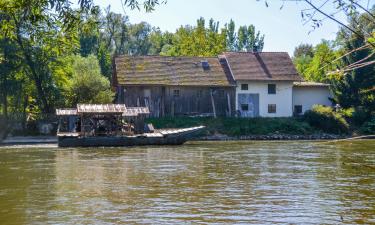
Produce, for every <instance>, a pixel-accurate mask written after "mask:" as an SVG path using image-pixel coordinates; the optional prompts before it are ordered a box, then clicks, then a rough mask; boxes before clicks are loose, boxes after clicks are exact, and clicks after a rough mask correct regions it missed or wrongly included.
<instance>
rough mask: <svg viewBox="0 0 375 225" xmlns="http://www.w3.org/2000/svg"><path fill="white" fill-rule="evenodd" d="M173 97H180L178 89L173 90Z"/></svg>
mask: <svg viewBox="0 0 375 225" xmlns="http://www.w3.org/2000/svg"><path fill="white" fill-rule="evenodd" d="M173 97H176V98H177V97H180V90H173Z"/></svg>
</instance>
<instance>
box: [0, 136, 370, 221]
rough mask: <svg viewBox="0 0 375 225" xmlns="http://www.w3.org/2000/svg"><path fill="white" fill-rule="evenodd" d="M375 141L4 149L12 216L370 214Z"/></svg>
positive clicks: (2, 177)
mask: <svg viewBox="0 0 375 225" xmlns="http://www.w3.org/2000/svg"><path fill="white" fill-rule="evenodd" d="M372 149H375V142H374V141H355V142H352V143H341V142H337V143H335V142H329V143H325V142H192V143H189V144H186V145H183V146H170V147H168V146H165V147H132V148H93V149H74V148H70V149H58V148H54V147H53V146H50V147H47V148H46V147H45V146H41V147H35V146H33V147H32V148H25V149H20V148H17V147H12V148H1V150H0V212H1V213H0V221H2V222H3V223H4V224H11V223H17V224H43V223H47V222H48V223H53V224H113V223H146V224H149V223H152V224H166V223H168V224H170V223H174V224H181V223H203V224H234V223H235V224H289V223H291V224H337V223H343V224H361V223H362V224H363V223H365V224H370V223H373V222H374V221H375V171H374V170H373V169H372V166H375V152H374V151H373V150H372Z"/></svg>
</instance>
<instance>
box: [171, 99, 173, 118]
mask: <svg viewBox="0 0 375 225" xmlns="http://www.w3.org/2000/svg"><path fill="white" fill-rule="evenodd" d="M171 116H172V117H174V100H172V102H171Z"/></svg>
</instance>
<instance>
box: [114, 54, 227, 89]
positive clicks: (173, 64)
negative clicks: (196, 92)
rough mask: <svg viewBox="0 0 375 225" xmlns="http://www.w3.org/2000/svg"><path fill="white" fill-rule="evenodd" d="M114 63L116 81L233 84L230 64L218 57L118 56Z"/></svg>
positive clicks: (201, 84) (155, 83)
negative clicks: (227, 64) (204, 65)
mask: <svg viewBox="0 0 375 225" xmlns="http://www.w3.org/2000/svg"><path fill="white" fill-rule="evenodd" d="M202 62H208V64H209V69H207V70H205V69H204V68H203V67H202ZM114 64H115V73H114V81H113V84H114V85H117V84H118V85H166V86H168V85H170V86H172V85H173V86H174V85H181V86H231V85H233V81H231V77H230V76H231V74H230V73H229V74H228V73H226V71H225V70H226V68H225V66H226V64H222V63H220V61H219V58H217V57H165V56H118V57H116V58H115V60H114ZM232 80H233V79H232Z"/></svg>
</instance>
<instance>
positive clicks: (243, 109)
mask: <svg viewBox="0 0 375 225" xmlns="http://www.w3.org/2000/svg"><path fill="white" fill-rule="evenodd" d="M241 110H242V111H249V104H241Z"/></svg>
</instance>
